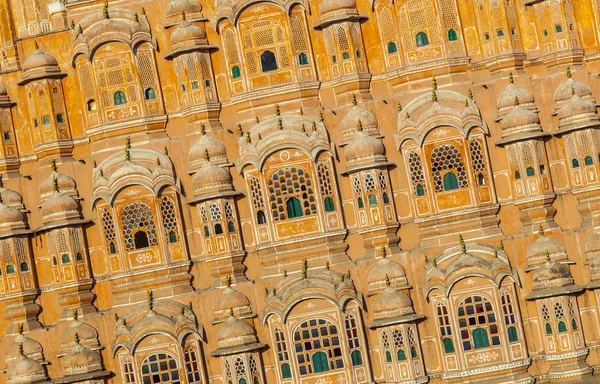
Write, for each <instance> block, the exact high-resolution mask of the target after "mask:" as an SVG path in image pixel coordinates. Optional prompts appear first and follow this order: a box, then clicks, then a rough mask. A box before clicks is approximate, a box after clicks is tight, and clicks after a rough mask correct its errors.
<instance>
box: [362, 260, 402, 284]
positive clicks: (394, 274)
mask: <svg viewBox="0 0 600 384" xmlns="http://www.w3.org/2000/svg"><path fill="white" fill-rule="evenodd" d="M386 277H387V278H389V279H390V281H393V280H394V279H398V278H403V277H406V271H405V270H404V268H403V267H402V266H401V265H400V264H398V263H395V262H393V261H390V260H388V259H381V260H379V262H378V263H377V264H375V266H374V267H373V268H371V270H370V271H369V274H368V281H369V283H372V282H376V281H385V279H386Z"/></svg>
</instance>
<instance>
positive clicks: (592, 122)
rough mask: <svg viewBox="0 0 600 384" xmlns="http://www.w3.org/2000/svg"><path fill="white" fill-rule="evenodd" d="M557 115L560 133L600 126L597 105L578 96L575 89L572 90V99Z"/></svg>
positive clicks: (564, 104)
mask: <svg viewBox="0 0 600 384" xmlns="http://www.w3.org/2000/svg"><path fill="white" fill-rule="evenodd" d="M557 114H558V119H559V122H558V132H559V133H566V132H570V131H572V130H574V129H581V128H586V127H591V126H598V125H600V117H599V116H598V113H597V111H596V104H595V103H594V102H592V101H590V100H589V99H584V98H582V97H580V96H579V95H577V94H576V93H575V90H574V89H572V96H571V98H570V99H569V100H568V101H567V102H566V103H563V105H562V107H560V108H559V109H558V113H557Z"/></svg>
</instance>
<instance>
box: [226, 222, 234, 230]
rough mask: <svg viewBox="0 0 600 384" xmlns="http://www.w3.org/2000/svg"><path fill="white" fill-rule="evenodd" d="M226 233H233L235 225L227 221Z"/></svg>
mask: <svg viewBox="0 0 600 384" xmlns="http://www.w3.org/2000/svg"><path fill="white" fill-rule="evenodd" d="M227 231H228V232H229V233H233V232H235V225H234V224H233V221H228V222H227Z"/></svg>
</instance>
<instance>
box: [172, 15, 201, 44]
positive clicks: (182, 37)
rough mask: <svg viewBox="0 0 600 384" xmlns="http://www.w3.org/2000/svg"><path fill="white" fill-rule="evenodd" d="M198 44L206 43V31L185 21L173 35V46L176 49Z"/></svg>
mask: <svg viewBox="0 0 600 384" xmlns="http://www.w3.org/2000/svg"><path fill="white" fill-rule="evenodd" d="M198 43H206V31H205V30H204V29H202V28H200V27H199V26H197V25H195V24H192V23H190V22H188V21H185V20H183V21H182V22H181V23H180V24H179V26H178V27H177V28H176V29H175V31H173V33H172V34H171V46H172V47H173V48H174V49H175V48H177V47H178V46H181V45H197V44H198Z"/></svg>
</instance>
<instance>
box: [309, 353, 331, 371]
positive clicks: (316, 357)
mask: <svg viewBox="0 0 600 384" xmlns="http://www.w3.org/2000/svg"><path fill="white" fill-rule="evenodd" d="M312 360H313V369H314V372H315V373H320V372H327V371H329V359H328V358H327V354H326V353H325V352H321V351H319V352H315V353H314V354H313V355H312Z"/></svg>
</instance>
